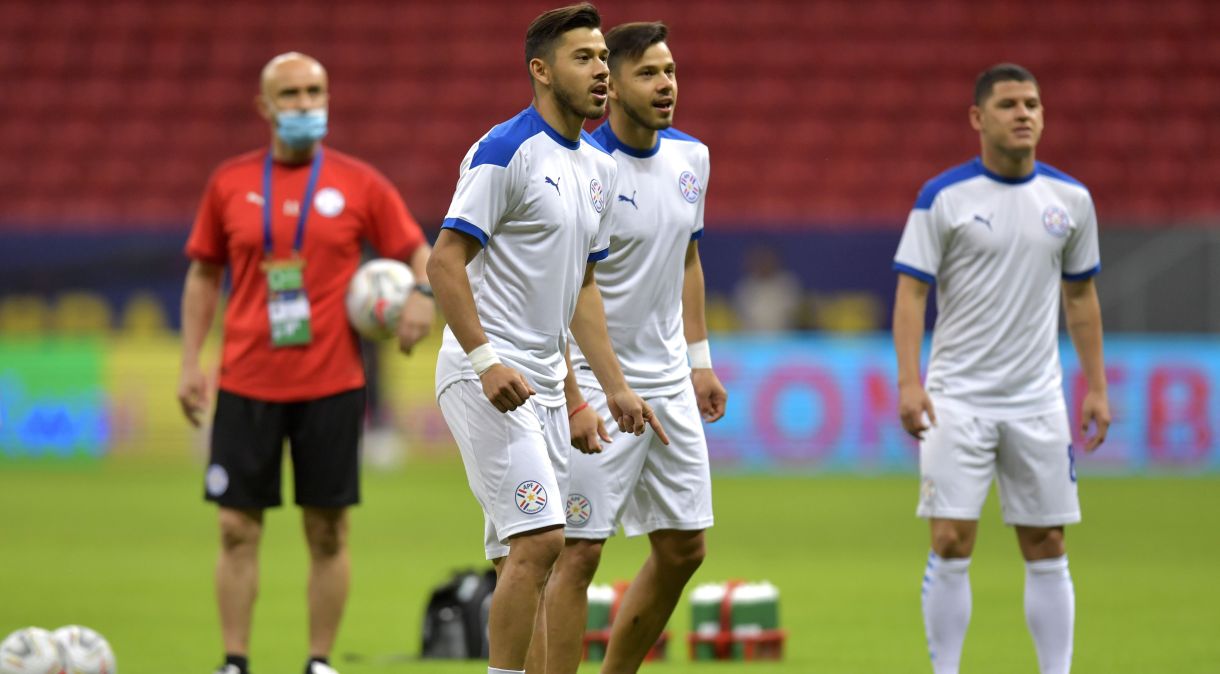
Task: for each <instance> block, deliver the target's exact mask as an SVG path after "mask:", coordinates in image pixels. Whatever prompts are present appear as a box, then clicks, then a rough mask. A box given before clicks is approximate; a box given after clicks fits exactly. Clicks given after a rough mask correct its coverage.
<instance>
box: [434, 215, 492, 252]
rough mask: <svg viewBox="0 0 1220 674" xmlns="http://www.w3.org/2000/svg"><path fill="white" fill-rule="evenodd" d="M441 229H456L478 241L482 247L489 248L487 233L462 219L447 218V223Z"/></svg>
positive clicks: (442, 224) (443, 223)
mask: <svg viewBox="0 0 1220 674" xmlns="http://www.w3.org/2000/svg"><path fill="white" fill-rule="evenodd" d="M441 229H455V230H457V231H459V232H461V233H463V234H467V235H469V236H473V237H474V238H476V239H478V240H479V245H480V246H483V247H486V246H487V232H484V231H483V230H481V229H479V228H478V227H475V226H474V225H472V224H470V223H469V222H466V221H465V220H463V219H461V218H445V221H444V222H442V223H441Z"/></svg>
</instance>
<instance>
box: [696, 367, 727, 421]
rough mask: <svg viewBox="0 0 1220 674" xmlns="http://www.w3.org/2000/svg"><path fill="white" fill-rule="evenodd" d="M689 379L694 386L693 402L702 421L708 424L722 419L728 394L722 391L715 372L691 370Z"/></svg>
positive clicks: (722, 388)
mask: <svg viewBox="0 0 1220 674" xmlns="http://www.w3.org/2000/svg"><path fill="white" fill-rule="evenodd" d="M690 379H691V383H692V384H694V386H695V402H696V403H697V404H698V405H699V413H700V414H702V415H703V420H704V421H706V422H708V423H709V424H710V423H712V422H713V421H717V420H719V419H720V418H721V417H723V416H724V406H725V403H727V402H728V401H729V393H728V391H725V390H724V386H723V385H722V384H721V383H720V379H719V378H718V377H717V376H716V371H715V370H713V369H711V368H710V367H709V368H699V369H695V370H691V371H690Z"/></svg>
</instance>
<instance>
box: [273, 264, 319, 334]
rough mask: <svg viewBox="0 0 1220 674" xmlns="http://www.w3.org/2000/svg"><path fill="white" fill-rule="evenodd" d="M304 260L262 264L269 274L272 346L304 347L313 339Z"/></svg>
mask: <svg viewBox="0 0 1220 674" xmlns="http://www.w3.org/2000/svg"><path fill="white" fill-rule="evenodd" d="M304 271H305V262H304V261H303V260H300V259H294V260H276V261H269V262H265V263H263V272H264V273H265V274H266V275H267V316H268V318H270V322H271V346H272V348H277V349H278V348H280V347H284V346H304V345H306V344H309V342H310V340H311V339H312V338H313V332H312V331H311V329H310V324H309V298H308V297H306V295H305V274H304Z"/></svg>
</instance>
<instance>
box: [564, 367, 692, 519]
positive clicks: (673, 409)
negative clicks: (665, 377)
mask: <svg viewBox="0 0 1220 674" xmlns="http://www.w3.org/2000/svg"><path fill="white" fill-rule="evenodd" d="M580 390H581V393H583V394H584V397H585V400H587V401H588V402H589V405H590V406H591V407H593V408H594V409H596V410H597V413H598V414H600V415H601V416H602V420H603V421H605V423H606V429H607V430H609V431H610V435H611V437H612V438H613V440H614V441H613V442H611V443H609V444H605V443H603V445H602V447H603V448H602V451H601V453H600V454H584V453H581V452H578V451H575V450H573V451H572V480H571V489H570V490H569V494H568V498H567V507H566V510H567V530H566V531H565V532H564V535H565V536H567V537H568V538H582V539H590V540H602V539H605V538H609V537H610V536H611V535H613V534H614V532H615V531H616V530H617V529H618V525H619V523H622V525H623V529H624V530H625V531H626V532H627V535H628V536H639V535H641V534H647V533H651V532H653V531H658V530H660V529H679V530H685V531H700V530H703V529H706V528H708V527H710V526H712V478H711V471H710V469H709V468H708V462H707V440H706V439H705V438H704V436H703V422H702V420H701V419H700V417H699V409H698V407H697V406H696V404H695V392H694V390H693V389H691V388H690V387H689V386H688V387H687V388H686V390H684V391H683V392H681V393H679V394H677V395H673V396H663V397H656V398H646V400H647V402H648V404H649V405H651V406H652V410H653V412H654V413H655V414H656V416H657V419H658V420H660V422H661V425H662V426H663V427H664V428H665V432H666V433H667V434H668V435H669V443H670V444H669V446H665V445H664V444H662V443H661V440H660V439H659V438H658V437H657V435H656V434H655V433H653V432H652V430H651V429H649V430H646V431H645V432H644V434H643V435H639V436H636V435H632V434H630V433H626V434H625V433H622V432H620V431H619V430H618V424H617V423H615V422H614V420H613V419H611V417H610V410H609V408H608V407H607V405H606V394H605V393H603V392H602V391H599V390H597V389H593V388H586V387H581V389H580Z"/></svg>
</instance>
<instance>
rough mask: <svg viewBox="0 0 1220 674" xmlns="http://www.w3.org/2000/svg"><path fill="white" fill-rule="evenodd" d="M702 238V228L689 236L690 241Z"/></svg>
mask: <svg viewBox="0 0 1220 674" xmlns="http://www.w3.org/2000/svg"><path fill="white" fill-rule="evenodd" d="M702 238H703V228H702V227H700V228H699V231H697V232H693V233H692V234H691V235H690V240H691V241H698V240H699V239H702Z"/></svg>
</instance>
